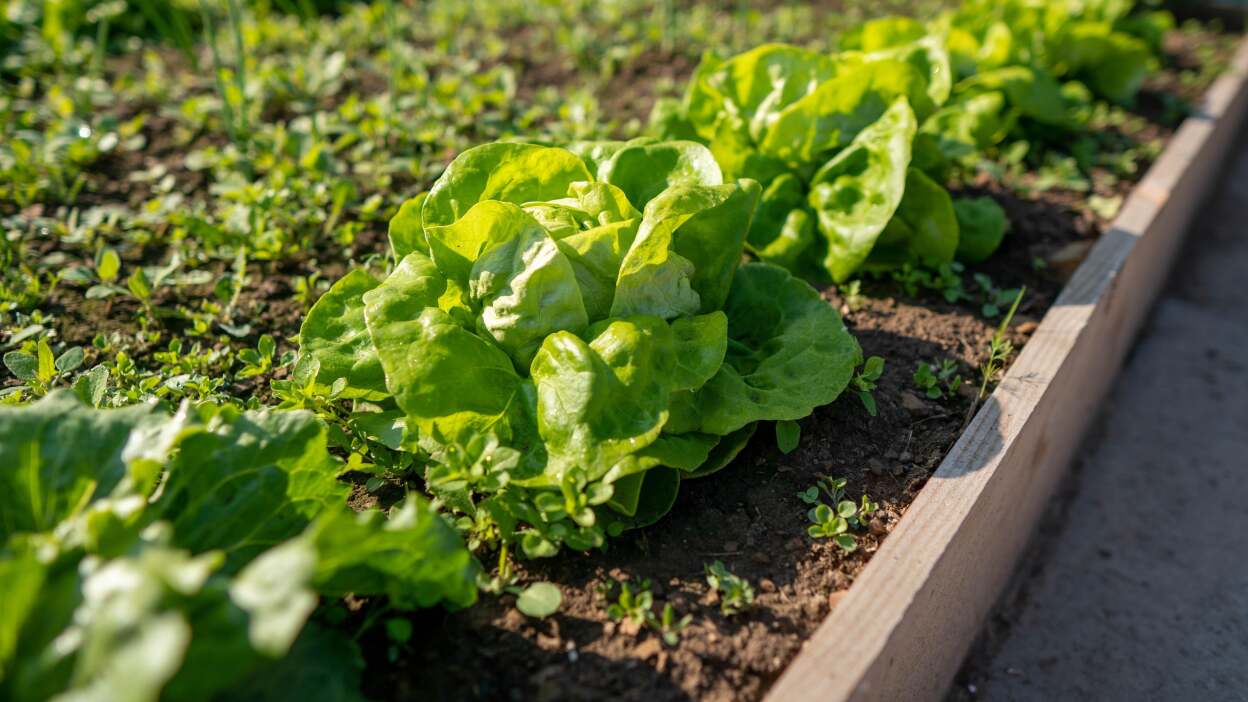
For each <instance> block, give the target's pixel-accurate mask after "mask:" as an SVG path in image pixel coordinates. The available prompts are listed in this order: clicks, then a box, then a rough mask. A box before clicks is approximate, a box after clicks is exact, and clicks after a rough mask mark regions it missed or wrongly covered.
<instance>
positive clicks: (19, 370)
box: [4, 351, 39, 382]
mask: <svg viewBox="0 0 1248 702" xmlns="http://www.w3.org/2000/svg"><path fill="white" fill-rule="evenodd" d="M4 367H5V368H8V369H9V372H10V373H12V374H13V375H14V377H16V378H17V379H18V380H24V381H28V382H29V381H31V380H35V379H36V378H38V377H39V359H37V358H35V357H34V356H32V355H30V354H28V353H25V352H24V351H10V352H8V353H6V354H4Z"/></svg>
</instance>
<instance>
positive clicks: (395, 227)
mask: <svg viewBox="0 0 1248 702" xmlns="http://www.w3.org/2000/svg"><path fill="white" fill-rule="evenodd" d="M428 196H429V193H420V194H418V195H417V196H416V197H413V198H409V199H407V200H404V201H403V204H402V205H399V211H398V213H397V214H396V215H394V217H391V218H390V228H389V231H388V232H387V237H388V238H389V240H390V255H391V256H393V257H394V260H395V261H402V260H403V257H404V256H406V255H408V254H409V253H413V252H419V253H423V254H425V255H426V256H428V255H429V242H428V241H426V240H425V222H424V220H423V219H421V209H422V208H423V207H424V206H425V198H426V197H428Z"/></svg>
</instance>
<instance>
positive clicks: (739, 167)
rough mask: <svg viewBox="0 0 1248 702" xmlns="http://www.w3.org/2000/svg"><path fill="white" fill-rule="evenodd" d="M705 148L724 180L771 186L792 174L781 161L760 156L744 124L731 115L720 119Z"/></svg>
mask: <svg viewBox="0 0 1248 702" xmlns="http://www.w3.org/2000/svg"><path fill="white" fill-rule="evenodd" d="M708 146H709V147H710V149H711V153H712V154H713V155H714V156H715V160H716V161H717V162H718V163H719V167H720V169H721V170H722V171H723V173H724V178H725V179H726V180H733V179H739V178H753V179H754V180H757V181H758V182H760V183H770V182H771V181H772V180H773V179H775V178H778V177H780V176H783V175H785V174H787V173H790V172H791V171H792V168H791V166H790V165H789V164H788V163H785V162H784V161H783V160H781V159H779V158H776V157H775V156H770V155H767V154H764V153H762V152H760V151H759V150H758V146H757V144H755V142H754V139H753V138H752V137H751V136H750V134H749V131H748V128H747V125H746V123H745V121H744V120H742V119H741V118H740V117H738V116H736V115H734V114H729V113H724V114H723V115H720V118H719V119H718V120H717V121H716V122H715V125H714V127H713V130H712V132H711V138H710V143H709V144H708Z"/></svg>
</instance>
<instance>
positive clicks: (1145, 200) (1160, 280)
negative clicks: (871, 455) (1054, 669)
mask: <svg viewBox="0 0 1248 702" xmlns="http://www.w3.org/2000/svg"><path fill="white" fill-rule="evenodd" d="M1246 108H1248V40H1245V41H1244V42H1241V44H1240V47H1239V50H1238V51H1237V52H1236V53H1235V57H1234V59H1233V60H1232V62H1231V65H1230V66H1229V67H1228V68H1227V71H1226V73H1225V74H1224V75H1222V76H1221V77H1220V78H1219V79H1218V80H1217V82H1216V83H1214V85H1213V87H1211V88H1210V89H1209V91H1208V92H1207V93H1206V94H1205V99H1204V102H1203V104H1202V105H1201V107H1200V109H1199V110H1198V111H1197V113H1196V114H1194V115H1193V116H1191V117H1189V118H1188V119H1187V120H1186V121H1185V122H1184V123H1183V124H1182V126H1181V127H1180V128H1179V130H1178V132H1176V133H1175V134H1174V136H1173V138H1172V139H1171V140H1170V143H1169V144H1168V145H1167V147H1166V149H1165V151H1164V152H1162V154H1161V157H1160V158H1159V159H1158V160H1157V162H1156V163H1155V164H1154V165H1153V167H1152V168H1151V169H1150V170H1149V171H1148V173H1147V174H1146V175H1145V176H1144V179H1143V180H1141V181H1140V183H1139V184H1138V185H1137V186H1136V187H1135V189H1134V190H1133V191H1132V192H1131V195H1130V197H1129V198H1128V199H1127V201H1126V203H1125V205H1124V206H1123V208H1122V211H1121V213H1120V214H1119V215H1118V217H1117V219H1115V220H1114V222H1113V226H1112V227H1111V228H1110V229H1109V231H1107V232H1106V233H1105V234H1104V235H1103V236H1102V237H1101V238H1100V240H1099V241H1098V242H1097V243H1096V246H1095V247H1094V248H1093V249H1092V251H1091V253H1090V254H1089V256H1088V258H1087V260H1085V261H1084V262H1083V264H1082V265H1081V266H1080V267H1079V269H1078V271H1076V273H1075V275H1074V277H1073V278H1072V279H1071V281H1070V283H1069V284H1068V285H1067V286H1066V288H1065V289H1064V290H1063V291H1062V293H1061V295H1060V296H1059V297H1058V298H1057V301H1056V302H1055V303H1054V304H1053V307H1052V308H1051V309H1050V310H1049V311H1048V313H1047V314H1046V315H1045V316H1044V320H1043V321H1042V322H1041V324H1040V326H1039V328H1038V329H1037V330H1036V331H1035V333H1034V334H1033V335H1032V337H1031V340H1030V341H1029V342H1028V343H1027V345H1026V346H1025V347H1024V348H1023V351H1022V353H1021V354H1020V355H1019V357H1018V358H1017V360H1016V361H1015V362H1014V365H1013V366H1012V367H1011V368H1010V369H1009V371H1008V373H1007V374H1006V376H1005V378H1004V379H1003V380H1002V381H1001V384H1000V385H999V386H998V387H997V389H996V391H995V392H994V393H993V394H992V396H991V397H990V398H989V400H988V401H987V402H986V403H985V404H984V406H983V407H982V408H981V409H980V410H979V413H978V414H977V415H976V416H975V418H974V419H973V420H972V422H971V424H970V426H969V427H968V428H967V430H966V432H965V433H964V434H963V435H962V436H961V438H960V439H959V440H958V442H957V443H956V444H955V445H954V447H953V448H952V449H951V450H950V452H949V455H948V456H946V457H945V460H944V462H943V463H941V465H940V467H939V468H938V469H937V471H936V473H935V474H933V475H932V477H931V479H930V480H929V481H928V483H927V485H926V486H925V487H924V488H923V490H922V491H921V492H920V493H919V495H918V497H917V498H916V499H915V501H914V502H913V504H911V506H910V508H909V509H908V510H907V511H906V513H905V516H904V517H903V518H902V519H901V522H900V523H899V524H898V525H897V527H896V529H894V531H893V532H892V534H891V535H890V536H889V537H888V538H887V540H886V541H885V542H884V544H883V546H882V547H881V548H880V550H879V551H878V552H877V553H876V554H875V556H874V557H873V558H872V559H871V561H870V562H869V563H868V564H867V567H866V568H865V569H864V570H863V572H862V574H861V575H860V576H859V577H858V579H857V580H856V581H855V582H854V584H853V586H852V587H851V588H850V589H849V591H848V592H847V593H846V594H845V596H844V597H843V598H842V599H841V601H840V603H839V604H837V606H836V607H835V609H834V610H833V611H832V613H831V614H829V615H828V617H827V619H825V620H824V622H823V624H822V625H821V626H820V627H819V629H818V630H817V631H816V632H815V634H814V636H813V637H811V639H810V640H809V641H807V642H806V644H805V646H804V647H803V649H802V651H801V653H799V654H798V656H797V658H796V659H794V661H793V662H792V664H790V665H789V667H788V669H787V670H786V671H785V673H784V674H783V675H782V676H781V678H780V679H779V681H778V682H777V683H776V684H775V686H773V687H772V689H771V691H770V693H769V694H768V696H767V700H769V701H770V702H779V701H782V700H783V701H784V702H789V701H791V700H821V701H824V702H827V701H834V700H890V701H891V700H936V699H940V698H941V697H942V696H943V695H944V694H945V692H946V690H947V689H948V687H949V685H950V683H951V682H952V680H953V676H954V674H955V673H956V672H957V670H958V667H959V666H960V664H961V662H962V659H963V658H964V657H965V655H966V652H967V650H968V648H969V647H970V644H971V643H972V641H973V640H974V638H975V637H976V635H977V634H978V632H979V631H980V628H981V626H982V624H983V622H984V619H985V617H986V615H987V613H988V612H989V610H990V609H991V608H992V607H993V605H994V604H995V603H996V600H997V597H998V595H999V594H1000V592H1001V589H1002V587H1003V586H1004V585H1005V583H1006V582H1007V580H1008V579H1009V577H1010V575H1011V573H1012V572H1013V569H1014V565H1015V561H1016V560H1017V558H1018V556H1019V554H1020V552H1021V551H1022V549H1023V548H1024V546H1026V545H1027V542H1028V540H1029V539H1030V537H1031V533H1032V531H1033V529H1034V527H1035V525H1036V522H1037V520H1038V518H1039V516H1040V514H1041V513H1042V512H1043V510H1044V508H1045V505H1046V504H1047V502H1048V500H1049V498H1050V496H1051V495H1052V493H1053V490H1054V487H1055V486H1056V484H1057V481H1058V480H1059V479H1060V478H1061V477H1062V476H1063V474H1064V473H1065V471H1066V467H1067V465H1068V464H1069V463H1070V461H1071V458H1072V456H1073V454H1074V452H1075V450H1076V449H1077V448H1078V447H1079V445H1080V441H1081V439H1082V438H1083V435H1084V431H1085V429H1086V428H1087V426H1088V424H1089V422H1090V421H1091V420H1093V419H1094V418H1095V416H1096V414H1097V410H1098V408H1099V405H1100V403H1101V400H1102V398H1103V397H1104V395H1105V393H1106V391H1107V390H1108V389H1109V387H1110V385H1111V383H1112V382H1113V380H1114V377H1115V376H1116V375H1117V372H1118V370H1119V368H1120V366H1121V365H1122V361H1123V357H1124V355H1125V354H1126V352H1127V350H1128V349H1129V348H1130V347H1131V344H1132V341H1133V340H1134V338H1135V335H1136V332H1137V331H1138V330H1139V327H1140V325H1141V323H1142V322H1143V321H1144V319H1145V316H1146V315H1147V313H1148V311H1149V308H1150V307H1151V306H1152V303H1153V301H1154V299H1155V298H1156V296H1157V294H1158V292H1159V291H1160V290H1161V288H1162V287H1163V285H1164V284H1165V282H1166V277H1167V273H1168V271H1169V270H1170V266H1171V263H1172V261H1173V259H1174V258H1175V256H1176V254H1177V252H1178V250H1179V245H1180V243H1181V242H1182V240H1183V236H1184V234H1185V233H1186V229H1187V227H1188V224H1189V223H1190V222H1191V220H1192V216H1193V214H1194V213H1195V212H1196V211H1197V209H1198V208H1200V207H1201V206H1202V204H1203V203H1204V201H1205V199H1206V195H1207V194H1208V193H1209V191H1210V190H1211V189H1212V187H1213V186H1214V184H1215V183H1216V179H1215V178H1216V176H1217V175H1218V174H1219V172H1220V170H1221V167H1222V164H1223V161H1224V159H1225V157H1226V155H1227V153H1228V152H1230V151H1231V150H1232V149H1233V147H1234V145H1235V142H1236V137H1237V135H1238V132H1239V127H1240V124H1241V122H1242V120H1243V117H1244V113H1245V111H1246Z"/></svg>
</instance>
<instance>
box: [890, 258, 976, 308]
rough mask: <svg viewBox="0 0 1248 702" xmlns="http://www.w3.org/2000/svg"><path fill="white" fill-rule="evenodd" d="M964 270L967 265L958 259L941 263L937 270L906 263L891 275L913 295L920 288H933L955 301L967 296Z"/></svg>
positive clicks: (947, 299) (949, 300) (894, 280)
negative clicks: (963, 281) (963, 276)
mask: <svg viewBox="0 0 1248 702" xmlns="http://www.w3.org/2000/svg"><path fill="white" fill-rule="evenodd" d="M964 270H965V267H964V266H963V265H962V264H961V263H958V262H957V261H953V262H951V263H945V264H941V265H940V266H939V267H938V268H936V269H935V270H928V269H925V268H917V267H915V266H912V265H910V264H905V265H903V266H902V267H901V268H899V269H896V270H894V271H891V272H890V273H889V275H890V277H891V278H892V279H893V282H895V283H897V284H899V285H901V288H902V290H904V291H905V292H906V294H907V295H909V296H911V297H914V296H917V295H918V294H919V291H920V290H931V291H934V292H938V293H940V295H941V297H943V298H945V301H946V302H949V303H954V302H957V301H959V300H965V299H966V298H967V294H966V288H965V286H964V285H963V283H962V272H963V271H964Z"/></svg>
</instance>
